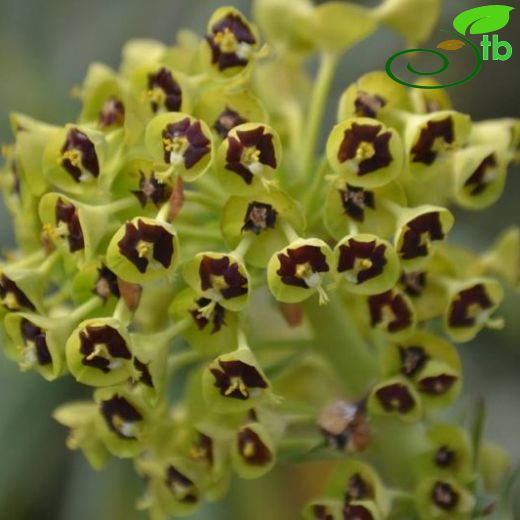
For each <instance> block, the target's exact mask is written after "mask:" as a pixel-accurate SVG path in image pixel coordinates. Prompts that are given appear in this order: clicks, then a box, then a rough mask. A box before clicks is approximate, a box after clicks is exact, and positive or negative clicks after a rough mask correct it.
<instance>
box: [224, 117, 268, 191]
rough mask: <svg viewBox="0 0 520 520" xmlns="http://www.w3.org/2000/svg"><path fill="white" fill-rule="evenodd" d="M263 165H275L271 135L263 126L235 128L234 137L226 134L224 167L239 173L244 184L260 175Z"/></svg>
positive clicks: (249, 182)
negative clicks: (249, 128) (226, 143)
mask: <svg viewBox="0 0 520 520" xmlns="http://www.w3.org/2000/svg"><path fill="white" fill-rule="evenodd" d="M265 166H269V167H271V168H272V169H273V170H274V169H276V167H277V162H276V156H275V150H274V144H273V136H272V135H271V134H270V133H267V131H266V129H265V127H263V126H259V127H258V128H256V129H254V130H237V131H236V137H233V136H228V150H227V153H226V169H227V170H229V171H231V172H234V173H236V174H237V175H239V176H240V177H241V178H242V179H243V181H244V182H245V183H246V184H251V183H252V182H253V176H255V175H260V174H261V173H262V171H263V169H264V167H265Z"/></svg>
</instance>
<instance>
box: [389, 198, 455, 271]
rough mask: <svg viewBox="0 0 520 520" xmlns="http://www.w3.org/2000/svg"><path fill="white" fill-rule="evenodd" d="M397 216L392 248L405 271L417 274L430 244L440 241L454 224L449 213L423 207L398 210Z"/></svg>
mask: <svg viewBox="0 0 520 520" xmlns="http://www.w3.org/2000/svg"><path fill="white" fill-rule="evenodd" d="M396 213H397V231H396V234H395V238H394V243H395V248H396V250H397V254H398V255H399V258H400V260H401V265H402V267H403V269H404V270H405V271H418V270H421V268H422V267H424V265H425V264H426V263H427V261H428V258H429V257H430V255H431V254H432V249H433V247H434V245H433V242H435V241H439V240H444V238H445V237H446V235H447V234H448V232H449V231H450V229H451V228H452V226H453V223H454V221H455V219H454V217H453V215H452V214H451V212H450V211H448V210H447V209H445V208H442V207H439V206H431V205H424V206H419V207H417V208H401V209H400V210H398V211H396Z"/></svg>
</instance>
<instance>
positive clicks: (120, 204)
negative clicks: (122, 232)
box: [105, 196, 138, 213]
mask: <svg viewBox="0 0 520 520" xmlns="http://www.w3.org/2000/svg"><path fill="white" fill-rule="evenodd" d="M137 204H138V200H137V198H136V197H134V196H132V197H126V198H124V199H120V200H115V201H113V202H110V203H108V204H107V205H106V206H105V208H106V210H107V213H117V212H118V211H122V210H124V209H129V208H131V207H132V206H137Z"/></svg>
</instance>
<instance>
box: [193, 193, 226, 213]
mask: <svg viewBox="0 0 520 520" xmlns="http://www.w3.org/2000/svg"><path fill="white" fill-rule="evenodd" d="M184 200H185V201H186V202H193V203H195V204H200V205H201V206H204V207H206V208H208V209H213V210H215V211H220V210H221V209H222V204H221V203H220V199H216V198H215V197H214V196H213V195H210V194H207V193H201V192H200V191H194V190H185V191H184Z"/></svg>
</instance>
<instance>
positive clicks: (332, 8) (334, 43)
mask: <svg viewBox="0 0 520 520" xmlns="http://www.w3.org/2000/svg"><path fill="white" fill-rule="evenodd" d="M312 22H313V23H312V27H311V33H310V37H311V38H312V39H313V40H314V41H315V42H316V46H317V47H319V48H320V49H321V50H322V51H325V52H329V53H335V54H340V53H344V52H346V51H347V50H349V49H350V48H352V47H353V46H354V45H356V43H358V42H360V41H361V40H363V39H365V38H367V37H368V36H370V34H372V32H374V31H375V30H376V28H377V21H376V20H375V19H374V17H373V16H372V14H371V12H370V11H369V10H368V9H366V8H365V7H363V6H358V5H355V4H352V3H350V2H325V3H323V4H321V5H319V6H317V7H316V8H315V9H314V13H313V16H312ZM346 23H347V24H348V26H346Z"/></svg>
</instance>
